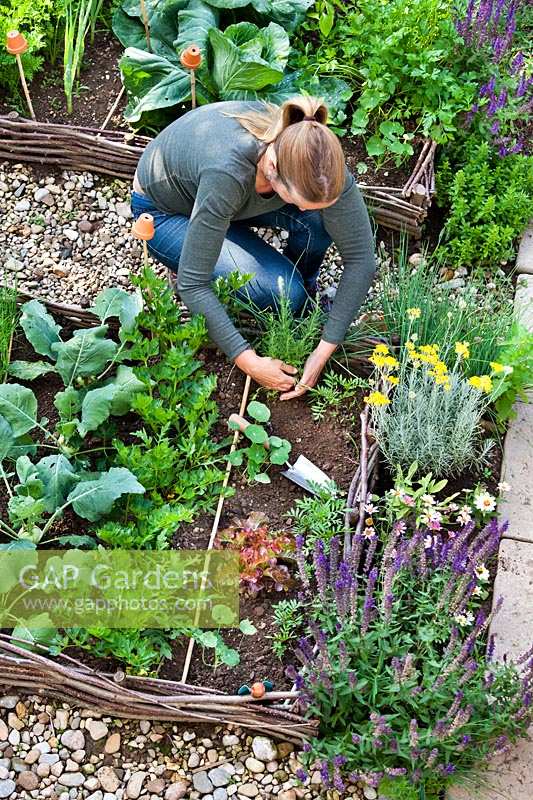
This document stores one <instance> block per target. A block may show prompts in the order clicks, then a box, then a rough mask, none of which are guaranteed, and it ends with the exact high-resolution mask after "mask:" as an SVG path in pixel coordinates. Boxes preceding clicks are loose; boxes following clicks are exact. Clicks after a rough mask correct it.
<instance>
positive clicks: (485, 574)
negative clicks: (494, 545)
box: [475, 564, 490, 583]
mask: <svg viewBox="0 0 533 800" xmlns="http://www.w3.org/2000/svg"><path fill="white" fill-rule="evenodd" d="M475 573H476V575H477V577H478V578H479V580H480V581H481V582H482V583H486V582H487V581H488V579H489V577H490V574H489V571H488V569H487V567H486V566H485V564H480V565H479V566H477V567H476V569H475Z"/></svg>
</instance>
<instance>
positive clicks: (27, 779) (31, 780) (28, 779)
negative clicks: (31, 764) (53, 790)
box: [17, 770, 40, 792]
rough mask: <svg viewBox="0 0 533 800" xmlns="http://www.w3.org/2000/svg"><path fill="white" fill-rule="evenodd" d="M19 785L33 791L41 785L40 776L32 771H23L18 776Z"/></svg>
mask: <svg viewBox="0 0 533 800" xmlns="http://www.w3.org/2000/svg"><path fill="white" fill-rule="evenodd" d="M17 783H18V785H19V786H20V787H21V788H22V789H25V790H26V791H27V792H32V791H33V790H34V789H36V788H37V787H38V786H39V783H40V781H39V776H38V775H36V774H35V772H30V771H29V770H26V772H21V774H20V775H19V776H18V778H17Z"/></svg>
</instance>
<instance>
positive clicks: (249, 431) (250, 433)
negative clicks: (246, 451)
mask: <svg viewBox="0 0 533 800" xmlns="http://www.w3.org/2000/svg"><path fill="white" fill-rule="evenodd" d="M244 435H245V436H246V438H247V439H249V440H250V441H251V442H253V443H254V444H265V442H267V441H268V434H267V432H266V431H265V429H264V428H262V427H261V426H260V425H248V427H247V428H246V429H245V431H244Z"/></svg>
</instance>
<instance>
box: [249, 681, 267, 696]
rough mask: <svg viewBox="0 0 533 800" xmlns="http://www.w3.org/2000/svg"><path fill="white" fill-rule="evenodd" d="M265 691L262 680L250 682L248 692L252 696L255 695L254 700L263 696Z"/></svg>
mask: <svg viewBox="0 0 533 800" xmlns="http://www.w3.org/2000/svg"><path fill="white" fill-rule="evenodd" d="M265 692H266V688H265V684H264V683H263V682H262V681H257V683H252V686H251V689H250V694H251V695H252V697H255V699H256V700H259V698H261V697H264V695H265Z"/></svg>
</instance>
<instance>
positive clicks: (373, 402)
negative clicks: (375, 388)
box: [363, 392, 390, 406]
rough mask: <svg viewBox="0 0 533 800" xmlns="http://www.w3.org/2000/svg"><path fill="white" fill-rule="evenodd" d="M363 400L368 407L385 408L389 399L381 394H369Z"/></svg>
mask: <svg viewBox="0 0 533 800" xmlns="http://www.w3.org/2000/svg"><path fill="white" fill-rule="evenodd" d="M363 400H364V401H365V403H368V405H370V406H386V405H388V404H389V403H390V400H389V398H388V397H386V396H385V395H384V394H383V392H370V394H369V395H367V396H366V397H364V398H363Z"/></svg>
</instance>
